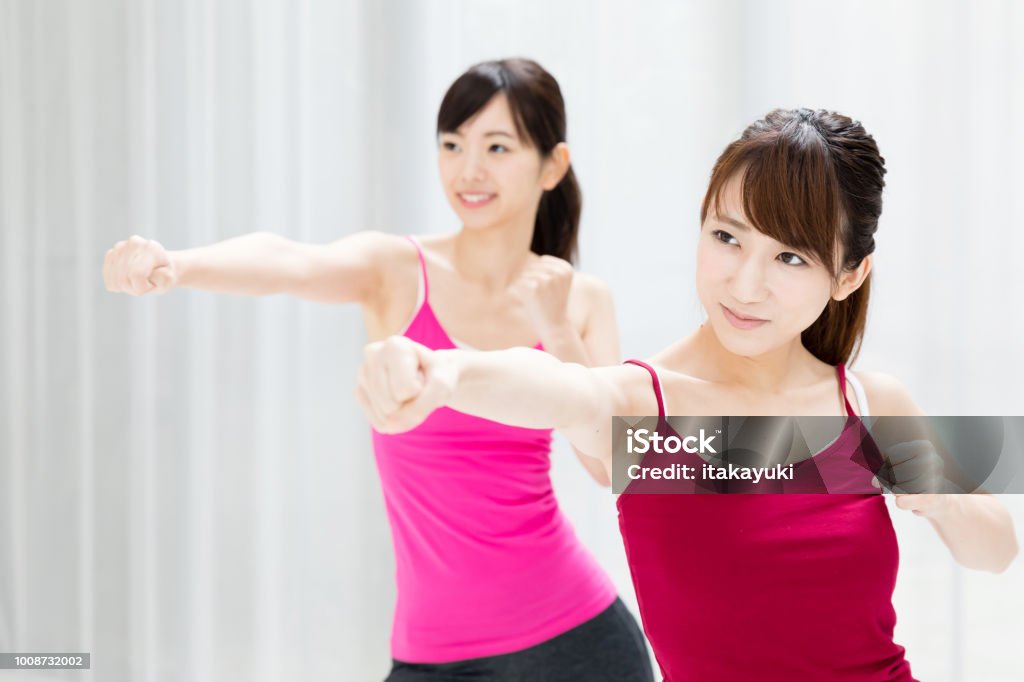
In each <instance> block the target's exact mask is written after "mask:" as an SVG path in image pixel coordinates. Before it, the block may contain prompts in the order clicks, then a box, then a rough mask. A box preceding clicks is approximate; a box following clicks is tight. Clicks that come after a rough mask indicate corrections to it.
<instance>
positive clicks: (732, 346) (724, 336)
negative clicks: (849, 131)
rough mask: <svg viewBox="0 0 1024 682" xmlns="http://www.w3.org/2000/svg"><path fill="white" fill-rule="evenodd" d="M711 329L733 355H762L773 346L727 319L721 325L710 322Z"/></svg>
mask: <svg viewBox="0 0 1024 682" xmlns="http://www.w3.org/2000/svg"><path fill="white" fill-rule="evenodd" d="M711 329H712V330H713V331H714V332H715V336H716V337H717V338H718V342H719V343H720V344H722V347H723V348H725V349H726V350H727V351H729V352H730V353H732V354H733V355H739V356H742V357H745V358H753V357H757V356H758V355H763V354H764V353H767V352H768V351H770V350H771V349H772V348H773V346H772V344H771V343H769V342H768V341H766V340H765V339H764V338H754V337H752V336H750V335H749V332H744V331H741V330H739V329H736V328H734V327H733V326H732V325H730V324H729V323H728V322H727V321H723V322H721V326H719V325H718V324H716V323H715V322H712V323H711Z"/></svg>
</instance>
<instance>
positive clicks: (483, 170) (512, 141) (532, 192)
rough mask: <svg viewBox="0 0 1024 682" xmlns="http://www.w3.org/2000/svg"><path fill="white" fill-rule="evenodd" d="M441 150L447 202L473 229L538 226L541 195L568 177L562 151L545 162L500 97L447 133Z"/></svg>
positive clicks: (439, 166) (440, 138)
mask: <svg viewBox="0 0 1024 682" xmlns="http://www.w3.org/2000/svg"><path fill="white" fill-rule="evenodd" d="M563 146H564V145H563ZM438 147H439V148H438V169H439V171H440V174H441V182H442V184H443V185H444V190H445V196H446V197H447V198H448V203H449V204H450V205H451V207H452V209H453V210H454V211H455V213H456V214H457V215H458V216H459V218H460V219H461V220H462V224H463V225H464V226H465V227H467V228H484V227H491V226H494V225H498V224H504V223H508V222H512V221H517V220H529V221H530V224H531V225H532V223H533V219H534V216H535V215H536V213H537V206H538V205H539V204H540V199H541V195H542V194H543V193H544V192H545V191H546V190H550V189H552V188H553V187H555V185H557V184H558V181H559V180H560V179H561V176H562V174H564V169H562V170H561V172H559V165H560V164H558V163H557V161H558V158H557V157H558V156H559V154H561V153H562V150H561V149H557V148H556V150H555V152H556V153H553V154H552V155H551V157H549V158H547V159H542V158H541V156H540V154H539V153H538V151H537V149H536V148H535V147H534V146H533V145H531V144H530V142H529V140H525V139H523V138H522V137H520V135H519V133H518V131H517V130H516V125H515V122H514V120H513V118H512V112H511V110H510V109H509V105H508V100H507V98H506V97H505V95H504V94H503V93H500V92H499V93H498V94H497V95H495V96H494V97H492V98H491V99H490V101H489V102H488V103H487V104H486V105H485V106H484V107H483V108H481V109H480V111H478V112H477V113H476V114H475V115H473V116H472V117H470V118H469V119H467V120H466V121H465V122H464V123H463V124H462V125H461V126H459V128H458V129H457V130H456V131H454V132H442V133H441V134H440V135H439V136H438ZM566 153H567V152H566ZM565 165H567V164H565Z"/></svg>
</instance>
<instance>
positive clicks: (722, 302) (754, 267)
mask: <svg viewBox="0 0 1024 682" xmlns="http://www.w3.org/2000/svg"><path fill="white" fill-rule="evenodd" d="M741 192H742V175H741V174H737V175H736V176H734V177H733V178H731V179H730V180H729V181H728V183H726V185H725V187H723V190H722V196H721V199H722V201H721V206H720V210H721V213H716V212H715V211H714V208H713V207H712V210H711V211H709V213H708V216H707V219H706V220H705V221H704V224H703V225H702V226H701V234H700V243H699V245H698V247H697V293H698V295H699V296H700V300H701V303H702V304H703V305H704V309H705V310H706V311H707V313H708V321H709V322H710V324H711V326H712V329H713V330H714V332H715V335H716V336H717V338H718V339H719V340H720V341H721V343H722V345H723V346H725V348H726V349H727V350H729V351H730V352H732V353H735V354H737V355H742V356H747V357H753V356H757V355H761V354H763V353H766V352H768V351H771V350H773V349H776V348H779V347H782V346H785V345H787V344H789V343H792V342H793V340H794V339H799V337H800V334H801V332H803V331H804V330H805V329H807V328H808V327H810V326H811V325H812V324H813V323H814V321H815V320H817V319H818V316H819V315H821V313H822V311H823V310H824V309H825V306H826V304H827V303H828V301H829V298H830V297H831V296H832V293H833V289H832V278H831V275H830V273H829V272H828V270H827V269H826V268H825V267H824V265H822V264H820V263H816V262H814V261H813V260H812V257H811V255H810V254H806V253H801V252H799V251H796V250H795V249H793V248H790V247H787V246H786V245H785V244H781V243H779V242H777V241H775V240H774V239H772V238H770V237H768V236H766V235H765V234H763V233H761V232H759V231H757V229H755V228H754V227H753V224H752V221H751V220H750V218H749V217H748V216H747V215H746V214H745V213H744V211H743V201H742V194H741ZM854 288H856V287H854ZM847 289H848V286H843V287H842V288H840V289H837V291H836V297H837V298H845V297H846V296H847V295H849V291H847ZM850 291H852V289H850ZM741 317H742V318H757V319H758V320H762V321H756V320H752V321H746V320H743V319H739V318H741Z"/></svg>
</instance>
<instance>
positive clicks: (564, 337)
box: [541, 321, 593, 367]
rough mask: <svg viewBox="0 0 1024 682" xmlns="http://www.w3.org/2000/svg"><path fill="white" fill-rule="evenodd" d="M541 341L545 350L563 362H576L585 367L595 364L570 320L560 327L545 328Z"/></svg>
mask: <svg viewBox="0 0 1024 682" xmlns="http://www.w3.org/2000/svg"><path fill="white" fill-rule="evenodd" d="M541 343H542V344H543V345H544V350H545V351H547V352H548V353H550V354H551V355H554V356H555V357H556V358H558V359H559V360H561V361H562V362H575V363H577V364H580V365H583V366H584V367H591V366H593V362H592V358H591V357H590V353H588V352H587V348H586V346H585V345H584V344H583V339H582V338H580V335H579V332H577V331H576V330H575V329H573V328H572V325H571V324H569V322H568V321H566V322H565V323H564V324H562V325H560V326H558V327H553V328H549V329H545V330H544V331H543V332H542V333H541Z"/></svg>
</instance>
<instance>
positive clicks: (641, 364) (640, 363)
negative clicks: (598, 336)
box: [622, 360, 665, 421]
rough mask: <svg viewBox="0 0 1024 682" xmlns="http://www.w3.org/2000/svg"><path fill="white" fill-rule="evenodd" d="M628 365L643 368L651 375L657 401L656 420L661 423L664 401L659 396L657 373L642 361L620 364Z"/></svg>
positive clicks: (663, 414) (659, 382) (663, 415)
mask: <svg viewBox="0 0 1024 682" xmlns="http://www.w3.org/2000/svg"><path fill="white" fill-rule="evenodd" d="M627 362H628V363H629V364H631V365H637V366H639V367H643V368H644V369H646V370H647V371H648V372H650V374H651V381H652V382H653V383H654V397H655V398H657V400H658V420H659V421H661V420H663V419H664V418H665V400H664V399H663V398H662V396H661V380H660V379H658V373H657V372H655V371H654V368H653V367H651V366H650V365H648V364H647V363H646V362H644V361H643V360H626V361H625V362H623V363H622V364H626V363H627Z"/></svg>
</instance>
